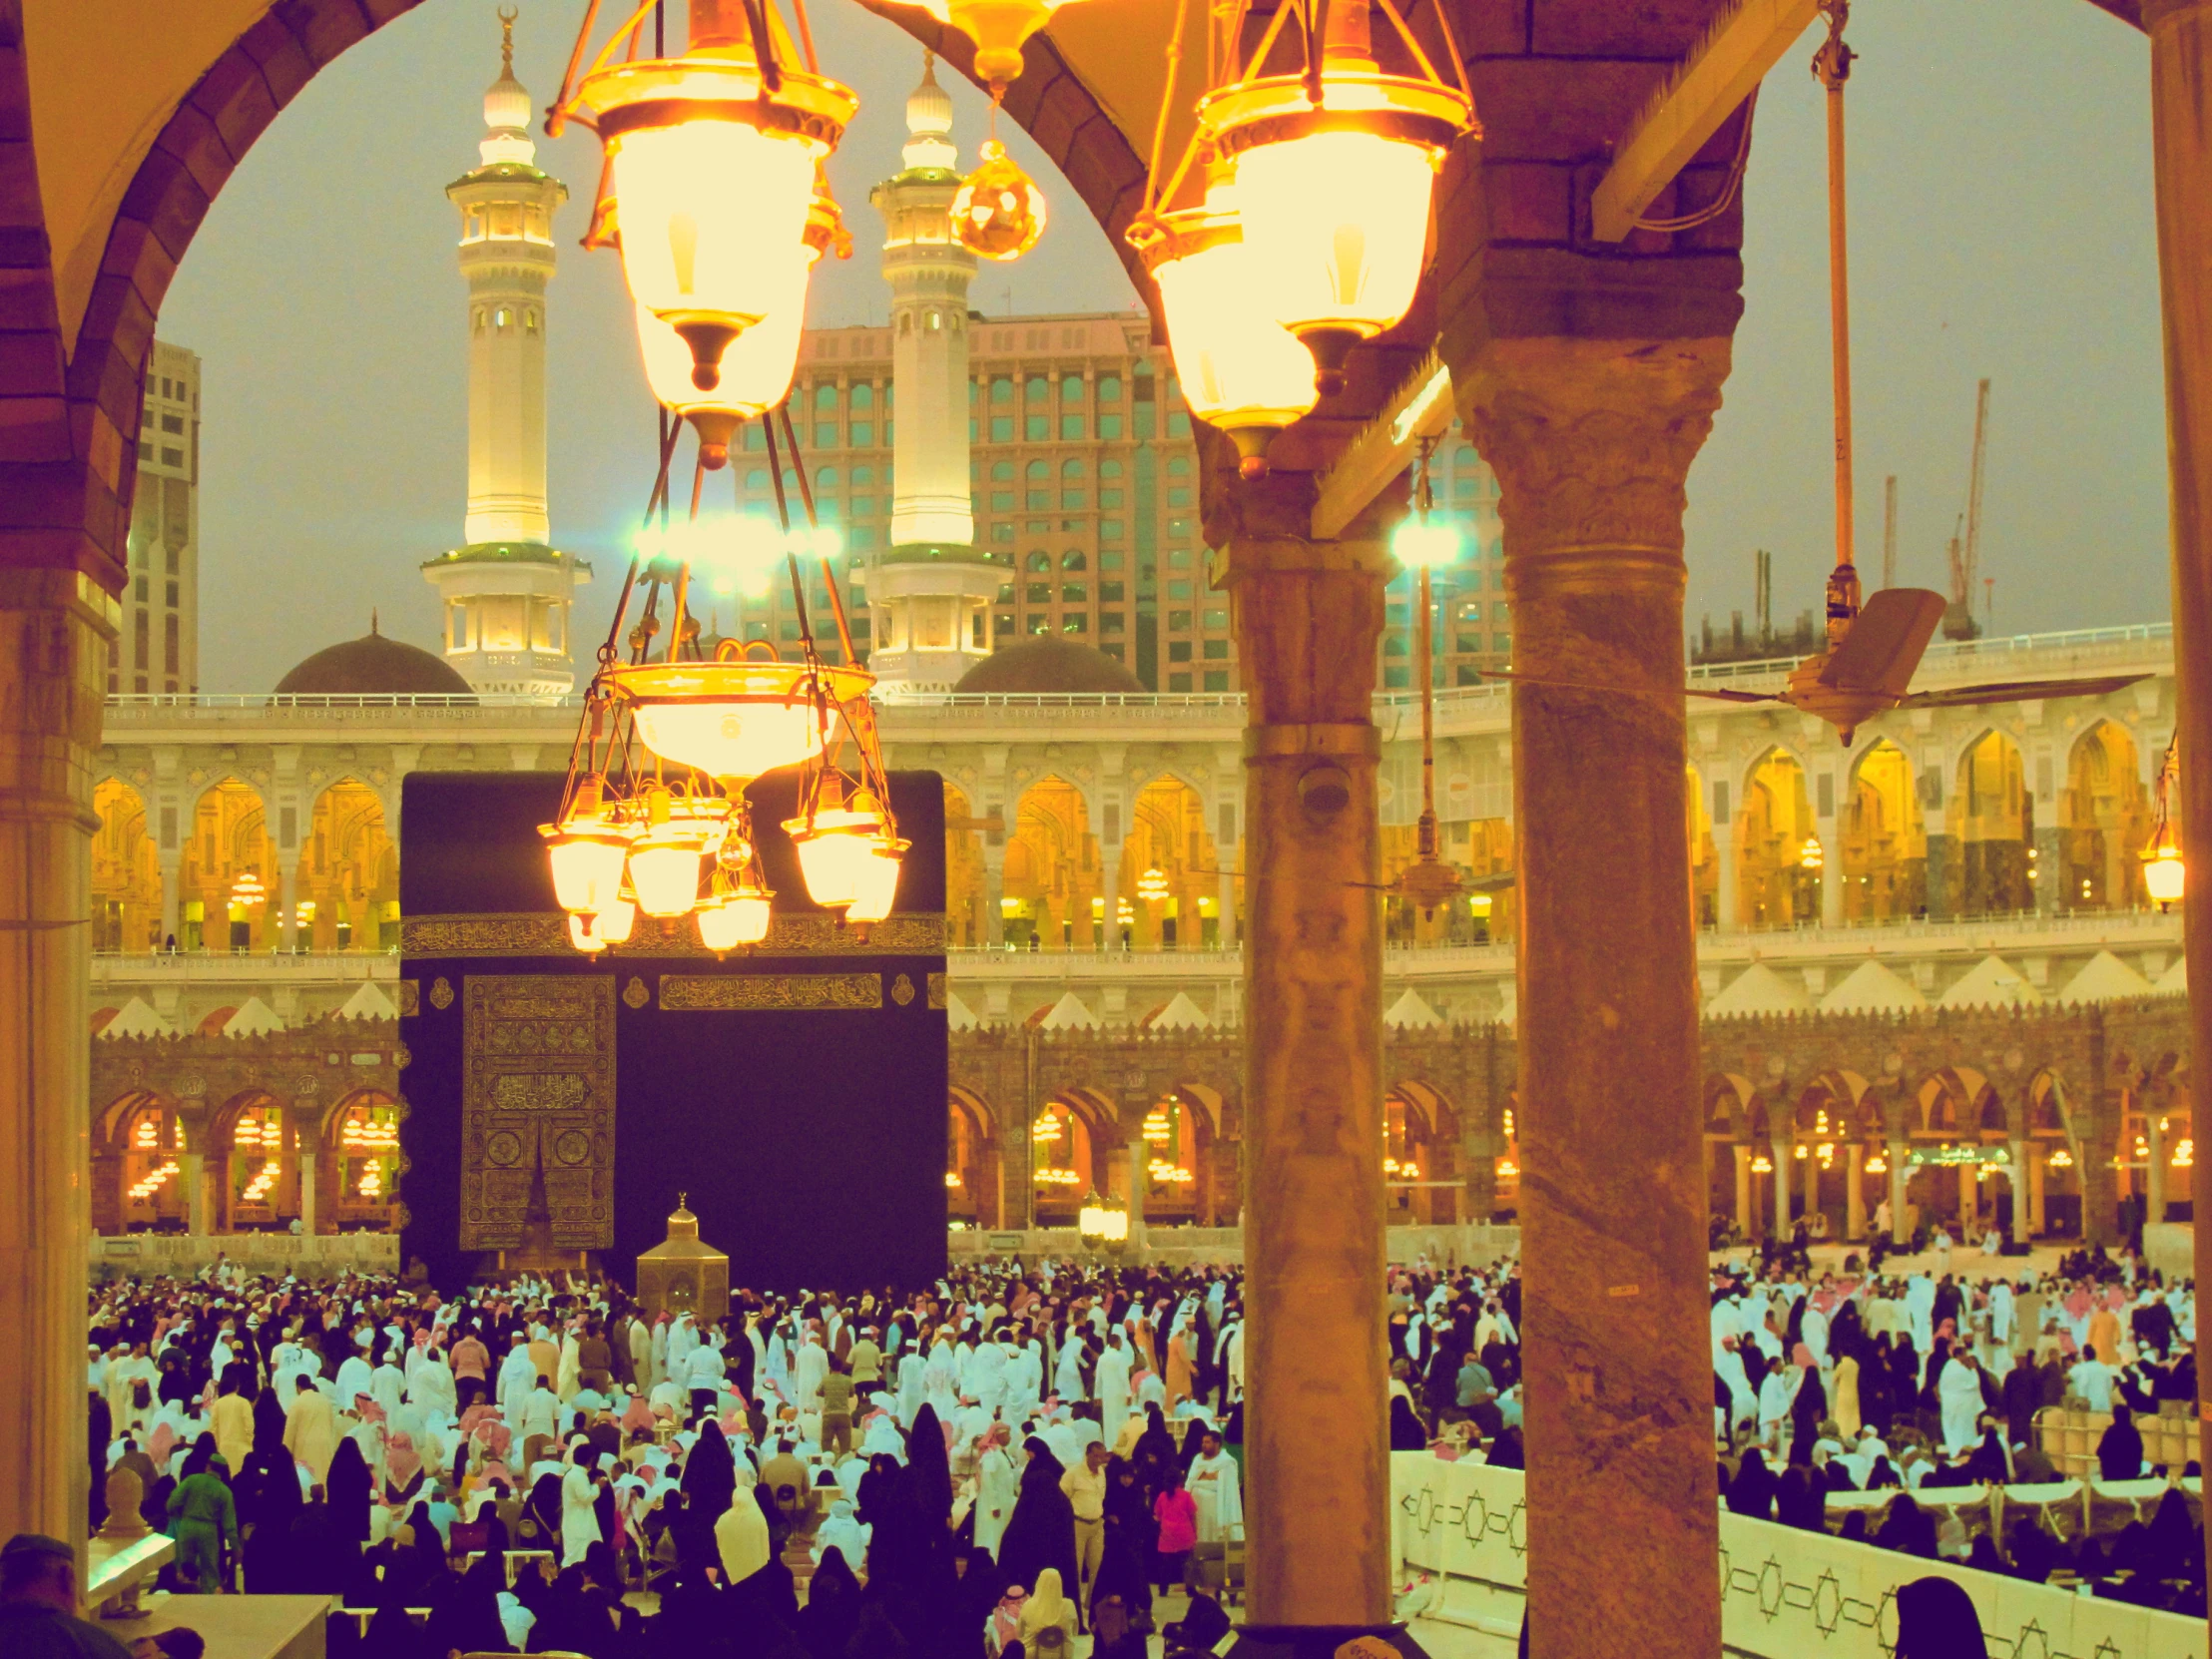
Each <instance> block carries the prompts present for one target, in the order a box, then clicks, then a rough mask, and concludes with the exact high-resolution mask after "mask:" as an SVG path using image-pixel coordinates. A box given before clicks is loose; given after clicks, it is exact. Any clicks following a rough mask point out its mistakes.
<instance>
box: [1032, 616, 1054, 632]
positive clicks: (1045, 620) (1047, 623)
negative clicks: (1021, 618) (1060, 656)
mask: <svg viewBox="0 0 2212 1659" xmlns="http://www.w3.org/2000/svg"><path fill="white" fill-rule="evenodd" d="M1029 632H1031V633H1032V634H1049V633H1051V632H1052V619H1051V618H1050V617H1048V616H1046V615H1045V614H1044V613H1043V612H1042V611H1039V612H1037V613H1036V614H1035V615H1034V616H1032V617H1030V619H1029Z"/></svg>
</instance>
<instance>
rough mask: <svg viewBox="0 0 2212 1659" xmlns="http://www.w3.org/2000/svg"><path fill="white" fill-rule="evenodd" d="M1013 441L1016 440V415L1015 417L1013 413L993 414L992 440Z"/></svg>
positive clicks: (998, 441) (996, 441)
mask: <svg viewBox="0 0 2212 1659" xmlns="http://www.w3.org/2000/svg"><path fill="white" fill-rule="evenodd" d="M1013 441H1014V417H1013V416H1012V415H992V416H991V442H993V443H1012V442H1013Z"/></svg>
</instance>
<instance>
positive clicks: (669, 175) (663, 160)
mask: <svg viewBox="0 0 2212 1659" xmlns="http://www.w3.org/2000/svg"><path fill="white" fill-rule="evenodd" d="M578 96H579V98H580V99H581V100H582V101H584V102H586V103H589V104H591V105H593V106H594V107H595V108H596V109H597V110H598V111H599V116H598V127H599V135H600V138H601V140H602V142H604V144H605V145H606V147H607V159H608V164H609V171H610V184H611V186H612V194H613V196H614V200H615V218H616V223H617V225H618V226H619V229H620V232H621V237H622V267H623V274H624V275H625V276H626V277H628V278H629V281H630V293H631V296H632V297H633V298H634V299H636V300H637V302H638V303H639V304H640V305H643V306H644V307H645V308H646V309H648V310H650V311H651V312H652V313H653V314H654V316H656V317H657V318H659V319H660V320H661V321H662V322H665V323H667V324H669V325H670V326H671V327H673V328H674V329H675V330H676V332H677V333H678V334H679V335H680V336H682V338H683V340H684V343H685V345H686V346H687V347H688V348H689V349H690V352H691V358H692V368H691V379H692V384H693V385H694V386H695V387H697V388H698V389H699V390H700V391H710V392H711V391H714V390H716V389H717V388H718V387H719V386H720V384H721V381H722V364H723V356H724V353H725V351H726V350H727V349H728V347H729V345H730V343H731V342H732V341H733V340H735V339H736V338H737V337H738V336H739V335H741V334H742V333H744V332H745V331H746V330H747V329H748V328H751V327H753V326H754V325H755V324H756V323H758V322H760V321H761V320H762V319H763V318H765V317H767V316H768V315H769V314H770V312H771V311H772V310H774V309H775V308H776V306H777V304H778V303H779V301H782V302H786V303H788V302H789V298H790V285H791V263H792V261H791V257H792V255H793V254H794V253H795V252H796V251H798V250H799V249H800V248H801V246H802V239H803V238H804V236H805V233H806V230H807V219H808V213H809V210H810V208H811V206H812V205H813V202H814V195H815V164H816V163H817V162H819V161H820V160H822V159H823V158H824V157H825V156H827V155H829V154H830V151H832V150H834V149H835V148H836V145H837V141H838V139H840V138H841V137H842V136H843V134H844V128H845V124H846V123H847V122H849V121H850V120H851V119H852V116H853V113H854V111H856V110H857V109H858V107H859V100H858V99H857V98H856V97H855V96H854V95H853V93H852V92H851V91H850V90H849V89H847V88H845V87H842V86H839V85H838V84H837V83H836V82H834V81H830V80H827V79H825V78H824V77H822V76H819V75H810V74H807V73H806V72H805V71H803V70H800V69H797V68H786V69H785V70H784V71H783V84H782V86H781V87H780V89H779V90H778V91H776V92H775V93H768V92H766V91H765V90H764V88H763V86H762V80H761V71H760V66H759V64H758V63H756V62H755V60H754V54H753V50H752V48H751V46H750V45H748V44H745V43H743V42H737V43H730V44H718V45H714V46H709V47H706V48H703V49H695V50H694V51H692V52H691V53H689V54H687V55H686V56H685V57H683V58H680V59H645V60H640V61H638V62H633V63H625V64H616V65H614V66H612V67H610V68H608V69H604V70H602V71H600V72H599V73H597V74H594V75H592V76H590V77H588V78H587V79H586V80H585V81H584V83H583V85H582V86H581V87H580V88H579V89H578ZM650 348H651V347H650V346H649V347H648V349H650Z"/></svg>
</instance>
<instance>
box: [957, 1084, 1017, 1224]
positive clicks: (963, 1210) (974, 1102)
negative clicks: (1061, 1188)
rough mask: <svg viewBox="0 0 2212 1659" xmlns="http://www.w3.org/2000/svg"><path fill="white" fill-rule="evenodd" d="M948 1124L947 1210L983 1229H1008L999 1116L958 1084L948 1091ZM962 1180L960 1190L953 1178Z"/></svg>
mask: <svg viewBox="0 0 2212 1659" xmlns="http://www.w3.org/2000/svg"><path fill="white" fill-rule="evenodd" d="M946 1096H947V1099H946V1111H947V1112H948V1114H949V1116H950V1119H951V1121H950V1123H949V1124H948V1125H947V1129H948V1131H949V1133H948V1135H947V1137H946V1148H945V1169H946V1174H947V1177H948V1179H947V1180H946V1182H945V1186H946V1194H945V1201H946V1207H947V1209H948V1210H949V1211H950V1212H951V1213H952V1214H953V1215H954V1216H955V1217H958V1218H960V1219H963V1220H967V1221H970V1222H972V1223H973V1224H974V1225H975V1226H977V1227H1001V1226H1003V1225H1005V1223H1004V1220H1003V1211H1004V1206H1005V1198H1004V1195H1003V1193H1002V1192H1001V1190H1000V1183H1001V1179H1002V1171H1003V1167H1004V1156H1005V1149H1004V1146H1003V1145H1002V1136H1001V1132H1000V1128H999V1122H998V1114H997V1112H996V1111H995V1110H993V1109H992V1107H991V1104H990V1102H989V1101H988V1100H986V1099H985V1098H984V1097H983V1096H982V1094H981V1093H979V1092H978V1091H976V1090H975V1089H972V1088H969V1087H967V1086H966V1085H964V1084H960V1083H954V1084H951V1085H950V1086H949V1088H948V1089H947V1091H946ZM952 1176H957V1177H958V1178H959V1182H960V1185H959V1186H958V1187H957V1188H955V1187H954V1186H953V1185H952V1181H951V1180H950V1179H949V1177H952Z"/></svg>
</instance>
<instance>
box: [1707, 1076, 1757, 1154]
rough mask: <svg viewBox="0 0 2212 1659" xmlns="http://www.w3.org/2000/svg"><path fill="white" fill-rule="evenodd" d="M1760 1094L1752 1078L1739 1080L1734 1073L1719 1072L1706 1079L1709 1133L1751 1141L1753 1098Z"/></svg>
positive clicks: (1710, 1134) (1740, 1078) (1731, 1138)
mask: <svg viewBox="0 0 2212 1659" xmlns="http://www.w3.org/2000/svg"><path fill="white" fill-rule="evenodd" d="M1756 1092H1757V1091H1756V1090H1754V1089H1753V1088H1752V1086H1751V1079H1750V1078H1748V1077H1739V1076H1737V1075H1736V1074H1735V1073H1734V1072H1719V1073H1715V1074H1714V1075H1712V1076H1710V1077H1708V1078H1706V1080H1705V1087H1704V1090H1703V1098H1704V1101H1705V1133H1706V1134H1707V1135H1708V1136H1712V1135H1720V1136H1722V1137H1724V1138H1727V1139H1730V1140H1739V1141H1740V1140H1745V1139H1748V1138H1749V1137H1750V1135H1751V1130H1752V1124H1751V1103H1752V1096H1753V1095H1754V1094H1755V1093H1756Z"/></svg>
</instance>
